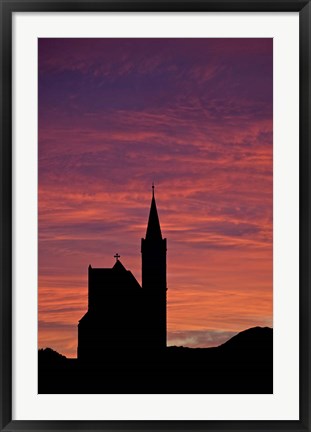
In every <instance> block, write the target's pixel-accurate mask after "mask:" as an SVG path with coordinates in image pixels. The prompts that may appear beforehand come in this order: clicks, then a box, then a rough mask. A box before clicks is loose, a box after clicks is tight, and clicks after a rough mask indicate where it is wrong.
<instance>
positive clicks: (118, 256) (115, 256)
mask: <svg viewBox="0 0 311 432" xmlns="http://www.w3.org/2000/svg"><path fill="white" fill-rule="evenodd" d="M114 258H115V259H116V261H118V260H119V258H120V255H119V254H118V253H116V254H115V255H114Z"/></svg>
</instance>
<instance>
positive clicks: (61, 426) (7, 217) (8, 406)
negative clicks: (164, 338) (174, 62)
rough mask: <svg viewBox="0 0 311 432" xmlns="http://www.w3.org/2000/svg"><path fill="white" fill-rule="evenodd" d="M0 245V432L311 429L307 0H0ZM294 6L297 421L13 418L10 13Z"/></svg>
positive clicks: (310, 21)
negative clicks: (297, 87)
mask: <svg viewBox="0 0 311 432" xmlns="http://www.w3.org/2000/svg"><path fill="white" fill-rule="evenodd" d="M0 7H1V9H0V12H1V17H0V18H1V24H0V27H1V68H0V69H1V96H0V100H1V116H0V122H1V123H0V131H1V146H0V152H1V153H0V161H1V189H0V190H1V237H0V238H1V249H0V258H1V259H0V275H1V289H0V307H1V324H0V325H1V329H0V362H1V364H0V370H1V373H0V399H1V401H0V402H1V408H0V424H1V430H2V431H18V430H21V431H26V430H27V431H31V430H34V431H39V430H40V431H41V430H42V431H67V430H85V431H97V430H105V431H109V430H114V431H121V430H122V431H127V430H131V431H135V430H137V431H139V430H141V431H149V430H150V431H151V430H152V431H157V430H158V431H163V432H164V431H171V430H189V431H190V430H208V431H232V430H241V431H242V430H248V431H252V430H256V431H285V430H293V431H311V422H310V418H311V400H310V389H311V380H310V377H311V375H310V364H311V362H310V314H311V304H310V269H311V267H310V265H309V261H310V239H311V236H310V234H311V230H310V202H311V201H310V198H309V195H310V162H311V159H310V156H311V152H310V137H311V129H310V123H309V122H310V118H311V117H310V115H311V110H310V101H311V86H310V77H311V55H310V46H311V34H310V27H311V6H310V1H309V0H308V1H306V0H239V1H236V0H211V1H210V0H200V1H199V0H195V1H191V0H168V1H164V0H160V1H155V0H150V1H143V0H108V1H106V0H93V1H86V0H75V1H68V0H67V1H61V0H53V1H51V0H32V1H31V0H20V1H15V0H0ZM75 11H77V12H87V11H88V12H96V11H113V12H126V11H135V12H156V11H157V12H160V11H161V12H190V11H192V12H201V11H202V12H203V11H215V12H216V11H217V12H299V40H300V47H299V56H300V60H299V62H300V63H299V66H300V77H299V78H300V90H299V92H300V120H299V122H300V124H299V128H300V130H299V139H300V149H299V152H300V154H299V160H300V162H299V163H300V165H299V170H300V171H299V172H300V174H299V182H300V189H299V200H300V207H299V210H300V228H299V242H300V243H299V253H300V270H299V271H300V276H299V278H300V294H299V304H300V306H299V324H300V337H299V343H300V353H299V354H300V365H299V367H300V369H299V372H300V378H299V385H300V394H299V396H300V402H299V411H300V416H299V417H300V419H299V420H297V421H54V420H53V421H13V420H12V252H13V251H12V14H13V13H14V12H75Z"/></svg>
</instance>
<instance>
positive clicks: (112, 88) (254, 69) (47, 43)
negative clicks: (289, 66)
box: [38, 38, 273, 357]
mask: <svg viewBox="0 0 311 432" xmlns="http://www.w3.org/2000/svg"><path fill="white" fill-rule="evenodd" d="M38 50H39V51H38V80H39V83H38V86H39V87H38V88H39V110H38V111H39V112H38V128H39V130H38V137H39V138H38V158H39V192H38V193H39V209H38V217H39V275H38V276H39V287H38V294H39V295H38V298H39V301H38V303H39V304H38V311H39V323H38V328H39V333H38V334H39V347H40V348H41V347H43V348H44V347H50V348H52V349H54V350H56V351H58V352H60V353H61V354H64V355H66V356H68V357H76V349H77V324H78V321H79V319H81V318H82V316H83V315H84V314H85V312H86V310H87V268H88V265H89V264H91V265H92V267H108V268H110V267H112V266H113V265H114V262H115V259H114V255H115V254H116V252H118V253H119V254H120V256H121V258H120V260H121V262H122V263H123V265H124V266H125V267H126V268H127V269H128V270H131V272H132V273H133V274H134V276H135V277H136V279H137V280H138V281H139V282H141V253H140V241H141V238H142V237H144V236H145V233H146V226H147V220H148V215H149V209H150V203H151V185H152V182H154V183H155V196H156V202H157V208H158V214H159V218H160V224H161V229H162V234H163V237H165V238H167V249H168V251H167V280H168V282H167V283H168V293H167V298H168V305H167V319H168V325H167V342H168V345H183V346H189V347H198V346H200V347H209V346H217V345H219V344H221V343H223V342H225V341H226V340H228V339H229V338H230V337H232V336H233V335H235V334H236V333H237V332H239V331H242V330H245V329H247V328H250V327H254V326H269V327H272V319H273V315H272V307H273V302H272V301H273V286H272V265H273V263H272V198H273V196H272V186H273V171H272V162H273V159H272V158H273V153H272V150H273V149H272V146H273V130H272V126H273V100H272V94H273V42H272V39H264V38H262V39H226V38H224V39H205V38H204V39H195V38H194V39H161V38H159V39H127V38H125V39H62V38H57V39H56V38H53V39H39V40H38Z"/></svg>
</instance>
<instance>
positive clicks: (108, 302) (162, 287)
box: [78, 185, 167, 362]
mask: <svg viewBox="0 0 311 432" xmlns="http://www.w3.org/2000/svg"><path fill="white" fill-rule="evenodd" d="M166 251H167V248H166V239H165V238H162V233H161V227H160V222H159V217H158V212H157V206H156V201H155V196H154V185H152V199H151V207H150V213H149V220H148V225H147V230H146V237H145V238H142V239H141V256H142V286H140V284H139V283H138V282H137V280H136V279H135V277H134V275H133V274H132V273H131V272H130V271H129V270H127V269H126V268H125V267H124V266H123V264H122V263H121V261H120V260H119V258H120V256H119V255H118V254H116V255H115V258H116V262H115V264H114V266H113V267H112V268H93V267H91V265H89V268H88V311H87V312H86V314H85V315H84V316H83V317H82V318H81V320H80V321H79V324H78V359H79V360H81V361H88V362H92V361H94V359H98V360H107V359H108V358H109V356H110V357H112V356H115V355H117V354H118V353H119V352H121V351H123V352H124V351H125V350H126V351H128V350H132V352H141V351H142V350H143V351H144V355H148V352H149V353H151V354H152V353H153V352H154V351H155V350H156V351H157V352H160V351H161V350H162V351H163V350H164V349H165V348H166V292H167V284H166Z"/></svg>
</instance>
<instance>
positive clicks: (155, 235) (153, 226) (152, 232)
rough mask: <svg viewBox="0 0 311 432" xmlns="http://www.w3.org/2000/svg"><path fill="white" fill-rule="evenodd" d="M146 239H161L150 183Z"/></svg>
mask: <svg viewBox="0 0 311 432" xmlns="http://www.w3.org/2000/svg"><path fill="white" fill-rule="evenodd" d="M146 239H153V240H154V239H156V240H157V239H162V234H161V228H160V222H159V216H158V211H157V206H156V202H155V197H154V183H152V200H151V206H150V213H149V219H148V226H147V232H146Z"/></svg>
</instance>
